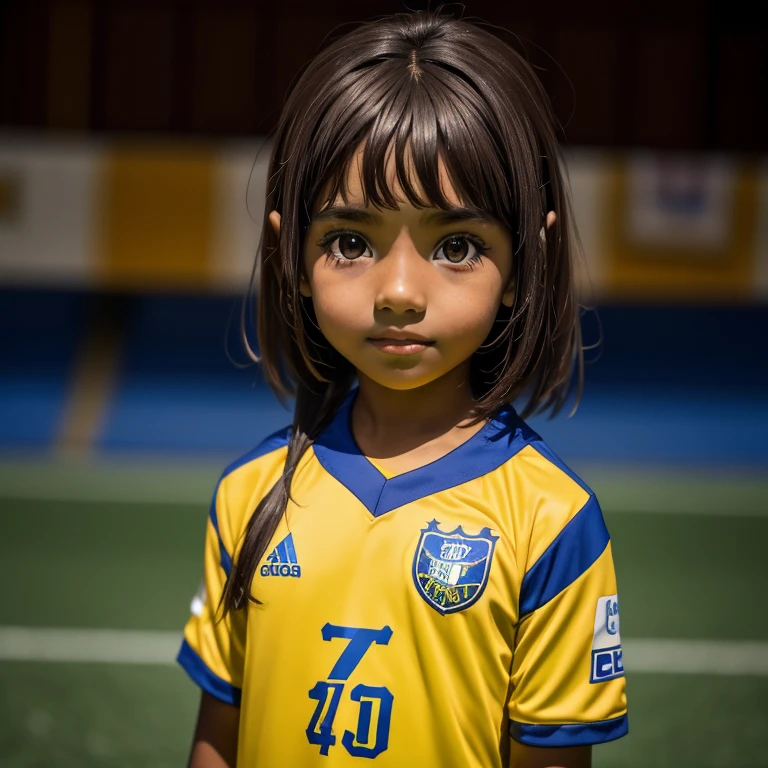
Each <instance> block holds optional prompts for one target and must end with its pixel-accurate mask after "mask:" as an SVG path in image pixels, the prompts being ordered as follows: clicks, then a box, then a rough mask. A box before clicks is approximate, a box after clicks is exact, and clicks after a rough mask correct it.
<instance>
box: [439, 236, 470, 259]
mask: <svg viewBox="0 0 768 768" xmlns="http://www.w3.org/2000/svg"><path fill="white" fill-rule="evenodd" d="M442 251H443V253H444V254H445V258H446V259H447V260H448V261H450V262H451V263H452V264H458V263H459V262H462V261H464V259H466V257H467V254H468V253H469V242H468V241H467V238H466V237H449V238H448V239H447V240H446V241H445V242H444V243H443V248H442Z"/></svg>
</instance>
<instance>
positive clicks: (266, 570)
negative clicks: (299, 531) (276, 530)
mask: <svg viewBox="0 0 768 768" xmlns="http://www.w3.org/2000/svg"><path fill="white" fill-rule="evenodd" d="M261 575H262V576H294V577H298V576H301V566H300V565H299V560H298V558H297V557H296V549H295V547H294V546H293V534H292V533H289V534H288V535H287V536H286V537H285V538H284V539H283V540H282V541H281V542H280V543H279V544H278V545H277V546H276V547H275V548H274V549H273V550H272V551H271V552H270V553H269V554H268V555H267V560H266V562H265V563H264V565H262V566H261Z"/></svg>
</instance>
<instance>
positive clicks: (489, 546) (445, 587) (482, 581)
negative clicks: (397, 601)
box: [413, 520, 499, 614]
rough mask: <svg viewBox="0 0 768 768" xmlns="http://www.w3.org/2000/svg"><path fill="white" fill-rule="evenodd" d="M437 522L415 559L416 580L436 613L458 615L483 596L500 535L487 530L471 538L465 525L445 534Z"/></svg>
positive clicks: (426, 532)
mask: <svg viewBox="0 0 768 768" xmlns="http://www.w3.org/2000/svg"><path fill="white" fill-rule="evenodd" d="M438 526H439V523H438V522H437V520H433V521H432V522H431V523H428V525H427V527H426V528H422V530H421V538H420V539H419V544H418V546H417V547H416V555H415V557H414V558H413V581H414V583H415V584H416V589H417V590H418V592H419V594H420V595H421V596H422V597H423V598H424V600H426V602H427V603H428V604H429V605H431V606H432V608H434V609H435V610H436V611H439V612H440V613H442V614H446V613H455V612H456V611H462V610H464V609H465V608H469V606H470V605H472V603H474V602H476V601H477V600H478V599H479V598H480V595H482V593H483V590H484V589H485V585H486V583H487V582H488V574H489V572H490V570H491V558H492V557H493V548H494V546H495V545H496V540H497V539H498V538H499V537H498V536H493V535H491V529H490V528H483V530H482V531H480V533H478V534H477V536H468V535H467V534H466V533H464V531H463V530H462V528H461V526H459V527H458V528H456V529H454V530H453V531H449V532H444V531H441V530H440V529H439V528H438Z"/></svg>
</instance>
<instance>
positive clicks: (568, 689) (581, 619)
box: [508, 496, 628, 747]
mask: <svg viewBox="0 0 768 768" xmlns="http://www.w3.org/2000/svg"><path fill="white" fill-rule="evenodd" d="M508 710H509V720H510V735H511V736H512V738H513V739H515V740H516V741H519V742H522V743H524V744H528V745H531V746H542V747H564V746H577V745H585V744H597V743H600V742H604V741H611V740H613V739H617V738H619V737H620V736H623V735H624V734H626V733H627V729H628V725H627V702H626V694H625V680H624V665H623V658H622V651H621V636H620V633H619V607H618V597H617V589H616V575H615V571H614V565H613V556H612V550H611V543H610V539H609V536H608V531H607V529H606V527H605V523H604V521H603V516H602V512H601V510H600V506H599V504H598V503H597V500H596V499H595V497H594V496H590V497H589V499H588V501H587V502H586V504H585V505H584V506H583V507H582V508H581V509H580V510H579V511H578V512H577V513H576V515H574V517H573V518H572V519H571V520H570V521H569V522H568V524H567V525H566V526H565V527H564V528H563V529H562V531H560V533H559V534H558V536H557V537H556V538H555V539H554V541H553V542H552V543H551V544H550V546H549V547H548V548H547V549H546V550H545V551H544V553H543V554H542V555H541V556H540V557H539V559H538V560H537V561H536V562H535V563H533V564H532V565H531V567H529V568H528V569H527V571H526V573H525V576H524V578H523V581H522V585H521V590H520V620H519V624H518V628H517V636H516V641H515V649H514V659H513V663H512V678H511V684H510V699H509V706H508Z"/></svg>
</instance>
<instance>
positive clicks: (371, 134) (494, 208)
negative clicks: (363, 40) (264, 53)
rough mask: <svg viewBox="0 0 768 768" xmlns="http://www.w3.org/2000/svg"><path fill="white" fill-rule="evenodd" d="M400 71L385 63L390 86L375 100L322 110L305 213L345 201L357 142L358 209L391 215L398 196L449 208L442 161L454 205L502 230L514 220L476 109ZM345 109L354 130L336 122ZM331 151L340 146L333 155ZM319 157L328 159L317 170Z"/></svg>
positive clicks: (492, 142)
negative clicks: (323, 124)
mask: <svg viewBox="0 0 768 768" xmlns="http://www.w3.org/2000/svg"><path fill="white" fill-rule="evenodd" d="M385 67H386V69H388V70H390V71H388V72H387V71H386V70H385ZM382 70H385V71H382ZM402 70H403V68H402V63H401V62H393V61H392V62H387V64H386V65H383V66H381V67H380V68H379V69H378V72H377V75H378V76H381V75H384V76H385V77H387V79H388V80H389V81H390V83H391V85H390V88H388V89H386V90H384V91H383V92H382V93H381V94H380V96H379V94H376V95H377V96H379V98H375V99H371V100H370V101H367V100H366V101H365V102H364V104H362V105H361V104H359V103H358V104H355V105H354V107H353V108H352V105H351V104H349V103H348V102H347V100H346V99H344V100H340V101H339V102H337V104H335V105H334V107H335V109H332V110H331V111H330V113H329V118H328V129H327V130H323V131H321V132H319V133H318V136H317V143H316V144H314V145H313V146H312V148H311V150H310V157H309V163H310V165H311V166H312V167H313V168H316V169H317V175H316V177H315V178H314V179H311V180H309V179H308V181H310V183H309V184H308V187H307V190H306V193H307V196H306V199H305V201H304V207H305V211H306V212H307V215H308V216H310V215H311V212H312V207H313V206H314V208H315V210H316V211H317V210H319V211H322V210H324V209H326V208H329V207H331V206H332V205H333V204H334V201H337V200H338V199H341V200H343V201H344V203H345V204H348V202H349V190H348V180H349V177H350V170H351V165H352V162H353V158H354V157H355V154H356V152H357V150H358V148H359V147H360V145H362V146H363V151H362V155H361V161H360V167H359V169H358V171H359V174H360V178H361V182H362V187H363V199H364V204H365V205H366V206H369V205H370V206H373V207H376V208H380V209H389V210H393V209H396V208H398V207H399V205H400V204H401V203H402V202H403V198H404V199H405V201H407V202H408V203H410V204H411V205H413V206H414V207H415V208H422V209H423V208H438V209H442V210H449V209H451V208H453V207H454V205H453V204H452V203H451V202H450V201H449V200H448V198H447V197H446V195H445V189H444V188H443V185H444V183H445V179H444V178H443V183H442V184H441V177H440V164H441V162H442V164H443V167H444V169H445V171H446V172H447V175H448V179H449V181H450V184H451V186H452V187H453V189H454V191H455V193H456V195H457V196H458V198H459V200H460V202H461V205H462V206H464V207H465V208H468V209H469V210H473V211H476V212H477V213H478V214H482V216H483V217H488V216H490V217H491V218H493V219H495V220H496V221H498V222H499V223H500V224H502V225H503V226H507V227H508V226H509V224H510V222H511V221H513V220H514V218H515V212H514V205H513V199H514V197H513V193H512V189H511V188H510V184H509V179H508V178H507V176H506V175H505V174H504V173H502V172H500V170H501V169H500V166H499V163H498V158H497V157H496V158H495V156H496V155H497V152H496V147H497V146H498V145H499V137H494V136H493V135H491V134H490V132H489V131H488V130H487V125H486V123H485V121H484V120H483V117H482V115H481V114H480V113H479V108H480V106H481V105H479V104H468V103H467V102H466V101H465V102H464V103H461V101H459V100H458V99H457V98H456V91H455V90H454V91H451V89H450V87H449V84H448V83H446V82H445V78H444V77H443V78H441V77H434V76H431V75H430V73H429V72H425V73H423V75H422V76H421V77H420V79H419V80H418V81H416V80H415V79H414V78H411V77H403V72H402ZM377 80H378V77H377ZM459 84H461V81H459ZM468 107H470V108H469V109H468ZM471 107H474V109H471ZM351 108H352V109H354V112H355V113H356V114H355V119H354V127H355V128H356V129H357V130H355V131H354V132H352V131H350V126H349V125H348V124H345V121H344V119H343V118H342V114H343V113H345V112H347V111H349V110H351ZM334 112H338V113H339V114H334ZM472 113H474V114H472ZM350 133H353V135H352V136H350V135H349V134H350ZM337 147H341V148H344V149H343V151H342V152H340V153H338V155H337V156H334V152H333V149H334V148H337ZM324 158H333V160H332V162H331V163H330V164H329V165H326V166H325V167H323V160H324ZM492 158H495V160H494V159H492ZM393 162H394V166H392V163H393ZM391 168H394V173H393V172H392V170H391Z"/></svg>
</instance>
